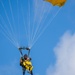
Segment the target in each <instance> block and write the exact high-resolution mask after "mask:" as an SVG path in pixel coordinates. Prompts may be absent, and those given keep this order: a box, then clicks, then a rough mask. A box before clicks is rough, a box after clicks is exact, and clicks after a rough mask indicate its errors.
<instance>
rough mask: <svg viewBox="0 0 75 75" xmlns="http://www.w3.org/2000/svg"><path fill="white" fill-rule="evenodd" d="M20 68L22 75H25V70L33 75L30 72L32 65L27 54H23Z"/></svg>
mask: <svg viewBox="0 0 75 75" xmlns="http://www.w3.org/2000/svg"><path fill="white" fill-rule="evenodd" d="M20 66H22V69H23V75H25V71H26V70H27V71H28V73H30V74H31V75H33V72H32V69H33V66H32V63H31V58H30V57H28V55H27V54H25V55H24V56H23V57H21V59H20Z"/></svg>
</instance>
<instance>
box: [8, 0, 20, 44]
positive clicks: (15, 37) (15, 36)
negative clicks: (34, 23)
mask: <svg viewBox="0 0 75 75" xmlns="http://www.w3.org/2000/svg"><path fill="white" fill-rule="evenodd" d="M8 2H9V7H10V11H11V15H12V21H13V30H14V32H15V31H16V29H15V19H14V15H13V10H12V6H11V2H10V0H8ZM14 34H16V32H15V33H14ZM14 39H15V41H16V42H17V43H18V40H17V34H16V35H14ZM18 44H19V43H18Z"/></svg>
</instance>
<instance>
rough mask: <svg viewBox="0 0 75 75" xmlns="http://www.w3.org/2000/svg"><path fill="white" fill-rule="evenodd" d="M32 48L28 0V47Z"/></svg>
mask: <svg viewBox="0 0 75 75" xmlns="http://www.w3.org/2000/svg"><path fill="white" fill-rule="evenodd" d="M29 46H30V0H28V47H29Z"/></svg>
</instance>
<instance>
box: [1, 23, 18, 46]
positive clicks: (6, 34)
mask: <svg viewBox="0 0 75 75" xmlns="http://www.w3.org/2000/svg"><path fill="white" fill-rule="evenodd" d="M0 27H1V28H2V30H3V32H2V34H3V35H4V36H5V37H6V38H7V39H8V40H9V41H10V42H11V43H12V44H13V45H14V46H15V47H17V44H15V41H14V40H13V39H12V38H11V37H9V35H8V33H7V32H6V31H5V30H4V27H3V25H1V24H0Z"/></svg>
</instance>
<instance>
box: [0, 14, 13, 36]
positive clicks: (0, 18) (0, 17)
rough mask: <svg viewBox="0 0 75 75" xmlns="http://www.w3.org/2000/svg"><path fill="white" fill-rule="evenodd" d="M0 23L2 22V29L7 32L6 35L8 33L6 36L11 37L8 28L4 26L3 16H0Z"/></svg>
mask: <svg viewBox="0 0 75 75" xmlns="http://www.w3.org/2000/svg"><path fill="white" fill-rule="evenodd" d="M0 21H1V22H2V24H3V25H2V24H1V25H2V28H5V30H7V31H5V32H6V33H8V36H9V37H12V35H11V33H10V30H9V29H8V27H7V26H6V22H5V21H4V18H3V16H1V15H0Z"/></svg>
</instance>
